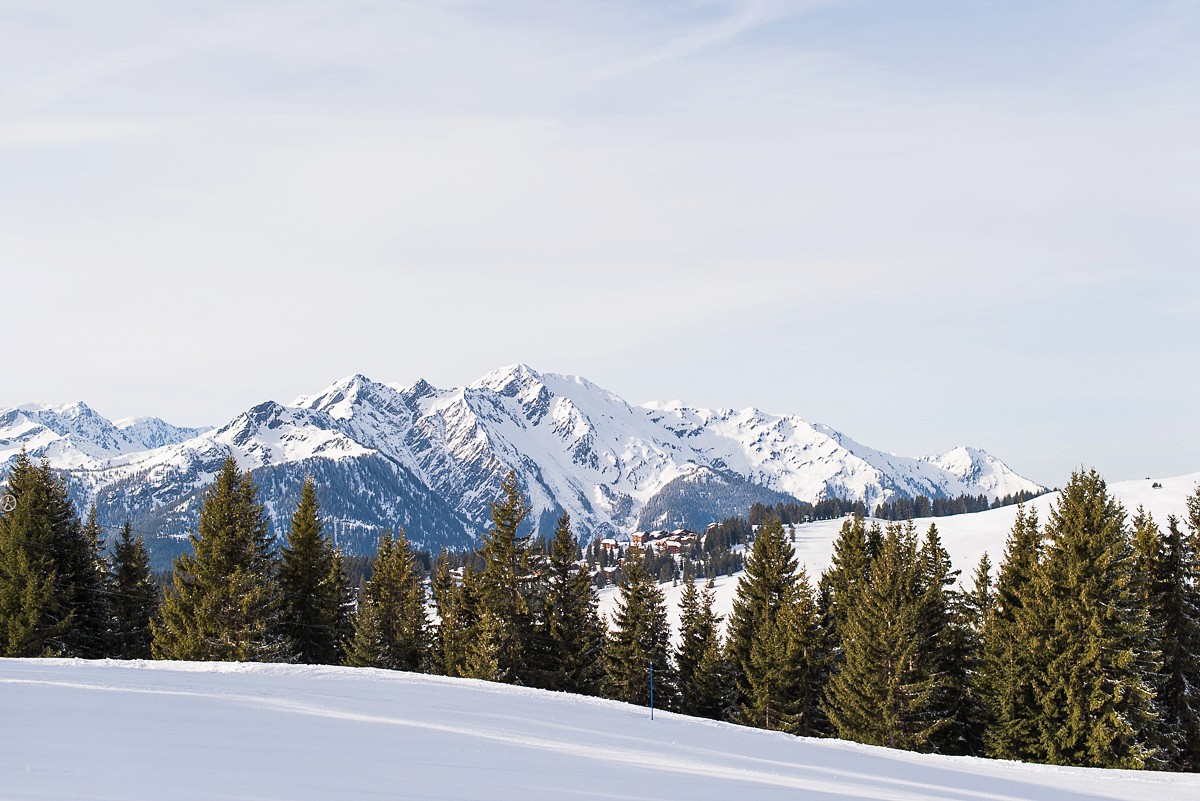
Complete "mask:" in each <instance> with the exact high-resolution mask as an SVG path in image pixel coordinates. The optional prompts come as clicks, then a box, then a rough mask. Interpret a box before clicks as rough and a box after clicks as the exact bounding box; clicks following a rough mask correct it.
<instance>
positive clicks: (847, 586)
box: [821, 517, 880, 658]
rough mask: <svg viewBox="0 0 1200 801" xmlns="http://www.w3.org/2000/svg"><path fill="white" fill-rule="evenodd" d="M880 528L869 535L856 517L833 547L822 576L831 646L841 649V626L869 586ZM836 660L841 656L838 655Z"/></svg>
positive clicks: (847, 524)
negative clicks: (826, 600)
mask: <svg viewBox="0 0 1200 801" xmlns="http://www.w3.org/2000/svg"><path fill="white" fill-rule="evenodd" d="M878 529H879V527H878V525H877V524H872V526H871V530H870V532H868V529H867V525H866V523H865V521H864V520H863V519H862V518H861V517H853V518H850V519H848V520H846V521H845V522H843V523H842V528H841V530H840V531H839V532H838V536H837V539H836V540H834V543H833V555H832V556H831V557H830V560H829V569H828V570H826V571H825V573H824V574H823V575H822V576H821V584H822V585H823V587H824V588H825V589H824V590H823V591H822V592H823V594H824V595H826V597H827V598H828V600H829V603H828V608H827V610H826V622H825V625H826V629H827V630H828V634H829V637H830V646H831V647H832V648H834V649H835V651H838V650H839V649H840V636H839V634H838V627H839V624H840V623H841V622H842V621H843V620H844V619H845V617H846V615H847V614H848V612H849V610H850V609H851V608H853V607H854V605H855V603H856V598H857V595H858V593H859V592H860V591H861V590H862V589H863V588H864V587H865V586H866V583H867V579H868V575H869V572H870V564H871V559H872V556H871V553H872V552H877V551H878V549H879V546H878V545H877V544H869V541H870V543H875V541H876V540H878V538H879V536H880V535H879V530H878ZM835 658H840V654H836V653H835Z"/></svg>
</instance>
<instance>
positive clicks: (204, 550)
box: [151, 456, 292, 662]
mask: <svg viewBox="0 0 1200 801" xmlns="http://www.w3.org/2000/svg"><path fill="white" fill-rule="evenodd" d="M191 544H192V548H193V553H192V554H184V555H183V556H180V557H179V558H178V559H176V560H175V565H174V574H173V577H172V584H171V587H170V588H168V590H167V592H166V594H165V596H164V598H163V602H162V605H161V606H160V608H159V616H158V618H157V619H156V620H154V621H152V623H151V627H152V629H153V630H154V643H153V648H152V650H153V653H154V655H155V657H156V658H159V659H189V660H214V661H222V662H286V661H290V659H291V658H292V653H291V650H290V648H289V645H288V642H287V639H286V637H285V636H284V634H283V630H282V626H281V620H280V609H281V603H280V593H279V584H278V582H277V581H276V577H275V569H276V559H275V553H274V543H273V542H272V539H271V536H270V529H269V524H268V521H267V515H266V512H265V511H264V509H263V506H262V505H261V504H260V503H258V498H257V491H256V489H255V486H254V479H253V478H252V477H251V476H250V472H249V471H247V472H246V473H245V474H244V475H243V474H242V473H240V472H239V471H238V467H237V462H235V461H234V459H233V457H232V456H230V457H229V458H227V459H226V460H225V463H224V464H223V465H222V467H221V471H220V472H219V473H218V474H217V478H216V481H214V482H213V484H212V485H211V486H209V488H208V490H206V491H205V493H204V498H203V500H202V501H201V505H200V520H199V524H198V525H197V528H196V531H195V532H194V533H193V534H192V536H191Z"/></svg>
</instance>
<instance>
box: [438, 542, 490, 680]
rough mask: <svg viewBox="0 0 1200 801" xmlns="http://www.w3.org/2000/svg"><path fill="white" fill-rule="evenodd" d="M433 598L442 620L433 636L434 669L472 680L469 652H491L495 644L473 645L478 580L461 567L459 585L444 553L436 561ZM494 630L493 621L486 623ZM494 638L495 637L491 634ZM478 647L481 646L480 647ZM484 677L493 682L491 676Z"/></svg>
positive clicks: (477, 624) (467, 569) (477, 606)
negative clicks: (434, 645) (452, 574)
mask: <svg viewBox="0 0 1200 801" xmlns="http://www.w3.org/2000/svg"><path fill="white" fill-rule="evenodd" d="M433 597H434V603H435V605H436V606H437V611H438V617H439V618H441V621H440V623H439V624H438V627H437V636H436V637H435V642H436V647H435V650H434V654H433V668H434V670H436V671H437V672H439V673H441V674H442V675H445V676H458V677H464V678H470V677H473V676H472V674H473V672H474V671H473V670H472V668H471V667H470V666H469V665H468V663H469V662H470V661H471V656H472V651H473V650H474V651H475V653H476V655H477V654H478V653H479V652H480V651H485V652H486V651H488V650H489V649H494V646H495V643H494V642H484V643H482V644H479V643H474V642H473V640H474V639H475V637H476V635H477V634H478V632H479V630H480V626H479V619H480V611H481V610H480V606H479V590H478V578H477V576H476V574H475V573H474V571H472V570H471V568H470V565H467V566H465V567H464V568H463V574H462V584H461V586H460V585H459V584H457V583H456V582H455V580H454V578H453V576H451V574H450V568H449V559H448V558H447V555H446V553H445V552H444V551H443V553H442V555H441V556H440V557H439V558H438V562H437V565H436V568H435V572H434V579H433ZM488 625H489V626H492V627H493V628H494V626H495V623H494V621H492V622H489V624H488ZM493 638H494V635H493ZM480 645H482V646H483V647H482V648H481V647H480ZM487 678H490V679H494V678H495V677H494V674H493V675H492V676H489V677H487Z"/></svg>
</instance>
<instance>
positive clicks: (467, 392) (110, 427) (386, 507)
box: [0, 364, 1043, 557]
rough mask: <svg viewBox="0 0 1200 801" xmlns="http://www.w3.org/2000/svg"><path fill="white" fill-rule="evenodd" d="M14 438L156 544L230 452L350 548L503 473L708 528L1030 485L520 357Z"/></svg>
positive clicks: (476, 516)
mask: <svg viewBox="0 0 1200 801" xmlns="http://www.w3.org/2000/svg"><path fill="white" fill-rule="evenodd" d="M22 449H24V450H26V452H28V453H29V454H30V455H31V456H33V457H35V458H39V459H40V458H44V459H47V460H48V461H49V463H50V464H51V466H53V467H55V468H57V469H59V470H60V471H61V472H62V474H63V475H64V477H65V480H66V482H67V486H68V489H69V491H70V492H71V494H72V497H73V498H74V500H75V501H76V503H77V504H78V505H79V506H80V507H81V508H87V507H88V506H89V505H91V504H92V503H95V504H96V505H97V509H98V514H99V517H100V520H101V522H102V523H103V524H105V525H109V526H116V525H119V524H120V523H121V522H123V521H124V520H126V519H129V520H131V521H133V524H134V527H135V528H136V529H139V530H142V531H145V532H152V533H153V534H154V535H156V537H158V538H161V539H163V542H159V543H157V545H156V550H158V551H159V552H160V553H161V554H162V556H164V557H165V556H167V555H168V554H166V553H162V552H163V551H164V549H165V550H166V551H171V550H178V548H182V547H184V545H183V540H182V539H180V538H181V537H182V535H183V534H184V533H186V532H187V531H188V530H189V529H190V528H191V527H192V526H194V523H195V517H196V513H197V510H198V504H199V499H200V495H201V493H202V492H203V489H204V487H205V486H206V485H207V484H208V483H209V482H210V481H211V480H212V478H213V476H214V474H215V473H216V471H217V470H218V468H219V467H220V465H221V463H222V462H223V461H224V459H225V458H226V456H228V455H230V454H232V455H233V456H234V457H235V458H236V459H237V461H238V463H239V464H240V465H241V466H242V468H243V469H250V470H252V471H253V473H254V476H255V479H256V482H257V484H258V487H259V498H260V500H261V501H262V502H263V503H264V504H265V506H266V508H267V511H268V513H269V514H270V516H271V518H272V520H273V523H274V526H275V530H276V531H277V532H282V531H285V530H286V527H287V522H288V519H289V517H290V514H291V511H292V509H293V508H294V504H295V500H296V498H297V497H298V494H299V486H300V484H301V482H302V481H303V477H304V476H305V474H311V475H312V476H313V478H314V480H315V481H316V483H317V487H318V494H319V498H320V500H321V504H322V513H323V516H324V519H325V521H326V526H327V529H328V530H329V531H330V532H331V533H332V534H333V536H334V537H335V538H336V539H337V540H338V542H339V543H340V544H341V545H343V547H345V548H346V549H347V550H348V551H350V552H366V551H369V550H371V549H372V548H373V547H374V542H375V539H376V538H377V537H378V534H379V533H380V532H381V531H382V530H383V529H384V528H385V527H392V528H399V527H403V528H404V529H405V530H406V531H407V532H408V534H409V536H410V538H411V539H412V540H413V541H414V542H417V543H419V544H421V545H424V546H427V547H430V548H435V549H436V548H438V547H440V546H441V545H448V546H450V547H457V546H464V545H468V544H471V543H473V542H474V541H475V538H476V537H477V536H478V533H479V532H480V531H482V530H483V529H484V528H486V525H487V522H488V515H489V509H490V503H491V502H492V501H493V500H494V499H495V498H496V497H497V494H498V491H499V485H500V480H501V478H502V477H503V476H504V475H506V474H507V473H508V472H509V471H510V470H513V471H515V472H516V474H517V476H518V478H519V480H520V482H521V485H522V487H523V488H524V490H525V492H526V495H527V497H528V498H529V499H530V506H531V511H532V514H531V515H530V520H531V522H532V525H533V526H535V527H537V528H538V530H541V531H545V530H548V527H550V526H552V525H553V521H554V519H556V518H557V516H558V515H559V514H560V513H561V512H562V511H567V512H570V514H571V517H572V521H573V524H574V527H575V530H576V532H577V533H578V534H580V535H581V536H583V537H585V538H587V537H592V536H601V535H611V534H621V533H626V532H629V531H633V530H636V529H646V528H662V527H675V526H688V527H692V528H697V527H702V526H703V525H704V524H706V523H708V522H711V521H712V520H715V519H720V518H722V517H726V516H729V515H734V514H745V513H746V510H747V508H748V507H749V505H750V504H751V503H754V502H764V503H770V504H774V503H776V502H784V503H786V502H790V501H796V500H804V501H809V502H816V501H818V500H822V499H825V498H834V497H836V498H842V499H847V500H859V501H863V502H864V503H866V504H867V506H868V508H871V507H873V505H874V504H876V503H879V502H880V501H885V500H892V499H894V498H897V497H914V496H916V495H926V496H929V497H931V498H938V497H952V496H957V495H959V494H963V493H966V494H971V495H980V494H985V495H987V496H989V497H991V498H996V497H1001V496H1004V495H1007V494H1013V493H1016V492H1018V491H1022V490H1026V491H1039V490H1041V489H1043V488H1042V487H1040V486H1039V485H1038V484H1036V483H1035V482H1033V481H1030V480H1028V479H1025V478H1022V477H1021V476H1019V475H1017V474H1016V473H1015V472H1013V471H1012V470H1011V469H1010V468H1009V467H1008V466H1007V465H1005V464H1004V463H1003V462H1001V461H1000V460H999V459H997V458H996V457H994V456H991V455H990V454H988V453H986V452H984V451H982V450H979V449H977V448H970V447H959V448H955V449H953V450H951V451H949V452H947V453H944V454H940V455H937V456H926V457H919V458H912V457H905V456H897V455H894V454H890V453H885V452H883V451H879V450H876V449H874V448H870V447H867V446H865V445H862V444H860V443H858V442H856V441H854V440H853V439H850V438H849V437H847V436H846V435H845V434H842V433H840V432H838V431H835V430H834V429H832V428H830V427H828V426H825V425H821V424H817V423H808V422H806V421H804V420H802V419H800V418H799V417H796V416H794V415H775V414H768V413H766V412H763V411H761V410H759V409H755V408H748V409H743V410H739V411H735V410H729V409H719V410H710V409H700V408H695V407H692V406H688V405H685V404H683V403H681V402H677V401H675V402H670V403H648V404H645V405H642V406H633V405H630V404H629V403H627V402H625V401H624V400H623V399H621V398H620V397H618V396H617V395H615V394H613V393H612V392H609V391H608V390H605V389H603V388H601V387H598V386H596V385H595V384H593V383H591V382H590V381H588V380H586V379H584V378H581V377H578V376H569V375H556V374H550V373H545V374H543V373H539V372H537V371H535V370H533V369H532V368H530V367H528V366H526V365H523V364H517V365H512V366H509V367H504V368H501V369H498V370H495V371H493V372H491V373H488V374H487V375H485V376H483V377H482V378H480V379H479V380H477V381H475V382H474V383H472V384H470V385H468V386H466V387H461V388H455V389H438V388H436V387H434V386H432V385H430V384H429V383H428V382H426V381H424V380H420V381H417V382H416V383H415V384H412V385H411V386H403V385H398V384H383V383H378V382H375V381H372V380H370V379H368V378H366V377H365V376H362V375H354V376H351V377H349V378H345V379H343V380H340V381H337V382H335V383H334V384H332V385H330V386H329V387H327V388H325V389H324V390H322V391H320V392H318V393H315V394H312V395H303V396H301V397H299V398H296V399H295V400H294V401H292V402H291V403H289V404H287V405H283V404H280V403H276V402H274V401H266V402H264V403H260V404H258V405H257V406H254V407H252V408H250V409H247V410H246V411H244V412H242V413H241V414H239V415H237V416H236V417H234V418H233V419H232V420H230V421H229V422H227V423H225V424H224V425H222V426H219V427H215V428H183V427H178V426H173V425H171V424H169V423H167V422H164V421H163V420H159V419H157V418H137V419H129V420H119V421H116V422H112V421H109V420H107V419H105V418H104V417H103V416H102V415H100V414H98V413H97V412H95V411H94V410H92V409H91V408H89V407H88V406H87V405H85V404H83V403H79V402H77V403H72V404H68V405H64V406H47V405H43V404H27V405H24V406H17V407H13V408H8V409H3V410H0V471H2V470H3V469H4V467H5V466H6V465H8V464H9V463H11V461H12V459H14V458H15V457H16V455H17V454H18V453H20V452H21V450H22ZM171 540H173V541H174V542H175V543H176V545H175V546H173V547H172V546H171V545H170V542H169V541H171Z"/></svg>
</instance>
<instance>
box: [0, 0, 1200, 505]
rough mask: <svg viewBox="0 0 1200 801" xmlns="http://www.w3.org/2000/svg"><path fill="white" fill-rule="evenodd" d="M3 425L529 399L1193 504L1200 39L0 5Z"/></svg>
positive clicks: (857, 5) (265, 8) (1128, 16)
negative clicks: (1130, 486)
mask: <svg viewBox="0 0 1200 801" xmlns="http://www.w3.org/2000/svg"><path fill="white" fill-rule="evenodd" d="M0 270H2V272H3V279H4V281H3V287H2V291H3V296H2V297H3V300H2V305H0V336H2V337H3V342H4V343H5V347H4V348H3V357H2V362H0V368H2V371H3V372H2V374H0V375H2V379H0V406H4V405H13V404H17V403H22V402H26V401H31V400H45V401H51V402H60V401H66V400H73V399H82V400H85V401H87V402H88V403H90V404H91V405H93V406H95V407H96V408H97V409H98V410H99V411H101V412H102V413H104V414H106V415H108V416H110V417H114V418H115V417H122V416H128V415H143V414H155V415H159V416H163V417H165V418H167V419H169V420H172V421H173V422H178V423H184V424H199V423H221V422H223V421H225V420H227V419H229V418H230V417H232V416H233V415H235V414H237V413H238V412H239V411H241V410H243V409H244V408H246V407H247V406H249V405H251V404H253V403H256V402H258V401H261V400H264V399H266V398H273V399H276V400H281V401H284V402H286V401H288V400H290V399H291V398H292V397H294V396H295V395H297V394H299V393H301V392H311V391H315V390H317V389H319V388H320V387H322V386H324V385H326V384H327V383H329V382H331V381H333V380H334V379H336V378H339V377H341V376H344V375H347V374H350V373H354V372H363V373H366V374H368V375H370V376H372V377H374V378H376V379H377V380H383V381H400V382H406V383H407V382H411V381H414V380H416V379H417V378H421V377H424V378H426V379H428V380H429V381H431V382H432V383H434V384H437V385H440V386H454V385H461V384H463V383H466V382H469V381H471V380H473V379H474V378H476V377H478V376H479V375H481V374H483V373H485V372H487V371H488V370H490V369H492V368H494V367H497V366H499V365H502V364H508V363H512V362H515V361H524V362H527V363H529V364H531V365H532V366H534V367H535V368H537V369H540V370H543V371H550V372H566V373H577V374H581V375H584V376H587V377H588V378H590V379H592V380H593V381H595V382H597V383H599V384H600V385H602V386H604V387H606V388H608V389H610V390H612V391H614V392H616V393H618V394H620V395H622V396H623V397H625V398H626V399H627V400H629V401H631V402H635V403H640V402H643V401H646V400H651V399H660V400H666V399H671V398H681V399H684V400H686V401H688V402H690V403H694V404H696V405H701V406H710V407H716V406H725V407H739V408H740V407H744V406H748V405H757V406H760V407H762V408H764V409H766V410H768V411H772V412H790V413H795V414H798V415H800V416H802V417H804V418H806V419H808V420H812V421H817V422H823V423H827V424H829V425H831V426H834V427H835V428H838V429H840V430H842V431H844V432H846V433H847V434H849V435H850V436H852V437H854V438H856V439H858V440H860V441H862V442H865V443H867V444H870V445H872V446H875V447H879V448H883V449H886V450H891V451H894V452H898V453H903V454H907V455H919V454H924V453H933V452H938V451H943V450H946V449H949V448H951V447H953V446H955V445H958V444H971V445H977V446H980V447H983V448H985V449H987V450H989V451H991V452H993V453H995V454H996V455H998V456H1000V457H1001V458H1003V459H1005V460H1006V461H1008V462H1009V463H1010V464H1011V465H1012V466H1013V467H1014V469H1016V470H1018V471H1019V472H1022V473H1024V474H1026V475H1028V476H1030V477H1031V478H1034V479H1036V480H1039V481H1042V482H1045V483H1049V484H1061V483H1063V482H1065V480H1066V478H1067V476H1068V474H1069V472H1070V470H1071V469H1072V467H1074V466H1078V465H1081V464H1082V465H1087V466H1095V467H1097V468H1098V469H1100V470H1101V471H1102V472H1103V473H1105V474H1106V475H1107V476H1109V477H1110V478H1111V479H1113V480H1117V479H1124V478H1132V477H1140V476H1142V475H1171V474H1179V473H1184V472H1192V471H1195V470H1198V469H1200V415H1198V414H1197V412H1196V408H1197V401H1196V399H1197V397H1198V396H1200V378H1198V377H1197V376H1198V374H1200V370H1198V368H1200V277H1198V276H1200V4H1197V3H1194V2H1179V3H1166V2H1163V3H1156V2H1132V1H1131V2H1114V3H1106V2H1099V1H1096V2H972V3H963V2H898V1H897V0H887V1H886V2H885V1H883V0H880V1H879V2H870V1H867V0H863V1H862V2H825V3H821V2H807V3H805V2H798V3H786V2H761V3H736V2H734V3H725V2H705V1H704V0H696V1H694V2H678V3H667V2H661V3H644V2H629V3H620V2H562V1H561V0H555V1H553V2H540V3H539V2H530V3H523V2H503V3H455V2H445V3H436V2H419V3H417V2H414V3H399V2H396V3H392V2H359V3H355V2H316V1H315V0H288V2H283V0H265V1H263V2H245V1H242V2H205V3H184V2H151V1H150V0H140V1H133V0H129V1H122V0H109V2H105V3H95V2H57V1H56V0H37V2H21V1H19V0H0Z"/></svg>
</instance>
